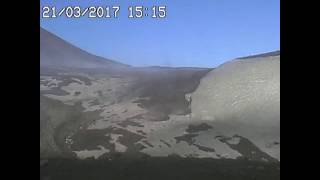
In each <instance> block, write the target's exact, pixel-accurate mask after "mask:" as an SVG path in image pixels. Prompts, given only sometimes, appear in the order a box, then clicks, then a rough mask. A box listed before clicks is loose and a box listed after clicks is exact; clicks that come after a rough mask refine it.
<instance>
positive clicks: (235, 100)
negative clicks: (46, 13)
mask: <svg viewBox="0 0 320 180" xmlns="http://www.w3.org/2000/svg"><path fill="white" fill-rule="evenodd" d="M40 38H41V42H40V43H41V48H40V51H41V59H40V61H41V67H40V68H41V69H40V70H41V74H40V167H41V168H42V175H41V177H42V178H47V177H52V178H54V177H56V179H63V178H62V177H60V176H55V175H56V174H55V175H53V176H48V173H49V174H52V172H55V169H59V168H62V167H61V166H59V165H58V164H59V162H60V163H61V161H67V160H68V161H69V160H72V163H75V164H74V165H73V166H72V167H79V168H80V169H81V166H80V165H79V164H81V163H84V162H89V164H90V165H88V164H87V165H85V166H86V167H87V166H90V167H96V166H98V167H96V168H97V171H100V170H98V169H99V168H102V166H104V165H105V164H104V165H101V163H102V164H103V163H105V162H109V161H112V162H114V160H115V159H116V160H119V158H120V159H121V162H123V161H125V162H127V161H126V159H135V160H136V161H139V159H141V160H145V162H147V163H146V164H148V162H149V163H150V162H151V161H150V158H155V159H156V158H160V159H156V161H160V162H163V161H162V160H161V158H166V157H167V158H168V157H169V158H170V162H171V160H172V159H179V161H178V162H179V163H181V162H182V161H183V159H185V160H186V161H191V164H193V163H195V164H197V163H198V162H196V161H195V160H201V159H203V160H205V162H206V163H209V162H211V161H212V160H221V162H220V161H219V162H217V161H214V162H215V163H218V164H219V163H222V164H221V167H227V166H230V164H234V162H244V163H243V164H242V163H240V164H242V165H244V164H245V167H246V168H248V167H249V165H248V164H247V163H249V164H250V162H251V161H252V162H255V163H260V164H259V167H260V166H261V167H262V168H263V170H262V171H263V172H262V174H263V173H266V171H264V170H266V169H268V168H266V167H265V166H264V165H265V164H267V165H268V166H270V164H271V165H272V166H270V167H272V168H271V169H272V170H270V169H269V170H270V171H272V173H270V175H271V174H272V175H274V176H275V177H278V173H280V167H279V166H278V165H279V163H280V117H279V113H280V107H279V104H280V75H279V73H280V70H279V67H280V52H279V53H273V54H268V55H262V56H254V57H248V58H244V59H237V60H234V61H232V62H230V63H226V64H224V65H222V66H220V67H218V68H216V69H212V68H170V67H131V66H128V65H124V64H121V63H118V62H116V61H112V60H107V59H104V58H101V57H97V56H94V55H91V54H89V53H87V52H85V51H83V50H81V49H78V48H76V47H74V46H73V45H71V44H69V43H67V42H65V41H64V40H62V39H60V38H58V37H56V36H55V35H53V34H51V33H49V32H47V31H46V30H44V29H41V36H40ZM172 157H174V158H172ZM124 159H125V160H124ZM181 159H182V160H181ZM208 159H209V160H208ZM79 160H83V161H80V162H79V163H78V161H79ZM152 160H154V159H152ZM119 161H120V160H119ZM164 161H165V162H167V160H164ZM48 162H49V163H48ZM50 162H52V163H50ZM92 162H97V163H98V164H94V165H92ZM129 162H131V161H129ZM230 162H231V163H230ZM99 163H100V164H99ZM228 163H229V164H228ZM261 163H262V164H261ZM268 163H269V164H268ZM64 164H68V163H65V162H64ZM124 164H126V163H124ZM151 164H152V163H151ZM169 164H170V163H169ZM209 164H210V163H209ZM209 164H207V165H204V166H206V167H207V166H208V167H210V165H209ZM274 164H275V165H274ZM69 165H70V162H69ZM118 165H119V164H118ZM118 165H114V166H115V167H117V166H118ZM70 166H71V165H70ZM106 166H108V167H109V166H111V165H110V164H108V165H106ZM124 166H125V165H124ZM159 166H160V165H159ZM216 166H218V165H216ZM239 166H241V165H239ZM251 166H252V167H254V168H256V167H258V166H255V165H251ZM126 167H128V166H126ZM213 167H214V166H213ZM237 167H238V165H237ZM217 171H219V170H217ZM246 171H247V170H246ZM249 171H250V170H248V172H249ZM255 172H256V171H255ZM222 174H223V173H222ZM231 174H232V173H231ZM231 174H230V175H231ZM258 174H259V173H258ZM251 175H252V174H251ZM251 175H250V176H251ZM255 176H256V175H255ZM257 176H258V177H263V175H261V176H259V175H257ZM67 177H69V178H66V179H70V174H68V175H67ZM110 177H111V176H110ZM208 177H210V176H208ZM211 177H213V176H211ZM219 177H220V175H219ZM235 177H236V176H235ZM244 177H247V176H244ZM87 178H89V179H90V176H87ZM100 178H102V179H103V177H100ZM230 178H231V177H230ZM251 178H254V177H253V176H252V177H251ZM76 179H79V178H76ZM98 179H99V178H98ZM113 179H114V178H113ZM132 179H134V178H132ZM137 179H139V178H137ZM246 179H250V178H248V177H247V178H246ZM267 179H268V178H267Z"/></svg>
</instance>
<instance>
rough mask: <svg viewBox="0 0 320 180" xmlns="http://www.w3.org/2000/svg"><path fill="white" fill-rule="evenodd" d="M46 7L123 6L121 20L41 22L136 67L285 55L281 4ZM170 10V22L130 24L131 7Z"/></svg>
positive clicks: (44, 1) (119, 0) (114, 0)
mask: <svg viewBox="0 0 320 180" xmlns="http://www.w3.org/2000/svg"><path fill="white" fill-rule="evenodd" d="M40 5H41V6H40V14H41V12H42V10H41V8H42V7H43V6H44V5H50V6H56V7H57V8H58V9H59V8H61V7H64V6H69V5H72V6H76V5H79V6H81V7H87V6H110V5H119V6H120V8H121V9H120V11H119V17H118V18H117V19H93V18H87V17H82V18H78V19H72V18H64V17H58V18H50V19H48V18H40V24H41V26H42V27H43V28H45V29H47V30H49V31H51V32H53V33H54V34H56V35H58V36H59V37H62V38H63V39H65V40H67V41H69V42H71V43H72V44H74V45H76V46H78V47H80V48H82V49H84V50H86V51H88V52H90V53H93V54H95V55H99V56H102V57H106V58H109V59H113V60H116V61H120V62H122V63H126V64H130V65H134V66H151V65H160V66H195V67H216V66H217V65H219V64H221V63H223V62H225V61H227V60H231V59H233V58H236V57H241V56H248V55H252V54H257V53H264V52H269V51H274V50H279V49H280V0H183V1H178V0H148V1H147V0H127V1H125V0H109V1H108V0H99V1H98V0H87V1H85V0H78V1H76V0H64V1H63V0H60V1H55V0H41V1H40ZM130 5H132V6H134V5H136V6H138V5H143V6H145V7H152V6H153V5H166V6H167V16H166V18H165V19H153V18H151V17H144V18H142V19H129V18H128V17H127V16H128V10H127V8H128V6H130Z"/></svg>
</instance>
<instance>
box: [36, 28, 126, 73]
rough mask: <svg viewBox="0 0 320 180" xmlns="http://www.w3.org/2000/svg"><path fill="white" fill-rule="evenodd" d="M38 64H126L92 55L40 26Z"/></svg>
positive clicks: (92, 66)
mask: <svg viewBox="0 0 320 180" xmlns="http://www.w3.org/2000/svg"><path fill="white" fill-rule="evenodd" d="M40 66H41V67H70V68H116V67H128V65H125V64H121V63H119V62H116V61H113V60H109V59H105V58H102V57H99V56H95V55H92V54H90V53H88V52H86V51H84V50H82V49H80V48H78V47H75V46H74V45H72V44H70V43H68V42H66V41H65V40H63V39H61V38H59V37H57V36H56V35H54V34H52V33H50V32H48V31H47V30H45V29H43V28H41V27H40Z"/></svg>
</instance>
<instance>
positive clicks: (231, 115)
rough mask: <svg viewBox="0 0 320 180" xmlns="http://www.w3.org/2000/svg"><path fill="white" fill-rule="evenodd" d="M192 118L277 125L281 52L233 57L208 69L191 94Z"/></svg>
mask: <svg viewBox="0 0 320 180" xmlns="http://www.w3.org/2000/svg"><path fill="white" fill-rule="evenodd" d="M191 110H192V118H193V119H194V120H210V121H235V122H239V123H244V124H247V123H249V124H251V125H254V126H263V127H265V126H277V127H278V126H280V125H279V122H280V55H279V56H269V57H256V58H249V59H236V60H233V61H230V62H228V63H225V64H223V65H221V66H219V67H218V68H216V69H214V70H212V71H211V72H209V73H208V74H207V75H206V76H205V77H204V78H202V80H201V83H200V85H199V87H198V88H197V90H196V91H195V92H194V93H193V94H192V103H191Z"/></svg>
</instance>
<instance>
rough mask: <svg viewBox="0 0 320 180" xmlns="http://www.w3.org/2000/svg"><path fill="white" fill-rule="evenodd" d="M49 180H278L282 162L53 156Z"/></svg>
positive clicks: (45, 168) (46, 172)
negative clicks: (95, 158) (85, 158)
mask: <svg viewBox="0 0 320 180" xmlns="http://www.w3.org/2000/svg"><path fill="white" fill-rule="evenodd" d="M45 178H48V179H50V180H89V179H90V180H108V179H110V180H158V179H159V180H160V179H161V180H171V179H172V180H177V179H182V180H198V179H199V180H278V179H280V163H265V162H257V161H247V160H228V159H221V160H215V159H199V158H179V157H175V156H172V157H148V156H145V157H142V158H139V159H137V158H134V159H132V158H131V159H130V158H123V157H122V156H121V154H118V156H117V158H116V159H113V160H107V159H103V160H74V159H50V160H49V161H48V162H47V163H46V164H45V165H42V166H41V167H40V179H45Z"/></svg>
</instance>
